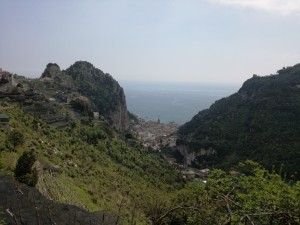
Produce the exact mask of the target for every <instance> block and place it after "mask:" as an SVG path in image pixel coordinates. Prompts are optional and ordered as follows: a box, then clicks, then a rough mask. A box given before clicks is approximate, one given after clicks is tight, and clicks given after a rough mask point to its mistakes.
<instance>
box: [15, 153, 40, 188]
mask: <svg viewBox="0 0 300 225" xmlns="http://www.w3.org/2000/svg"><path fill="white" fill-rule="evenodd" d="M35 161H36V155H35V153H34V152H33V151H30V152H24V153H23V154H22V155H21V156H20V158H19V159H18V162H17V165H16V169H15V176H16V179H17V180H18V181H20V182H22V183H25V184H27V185H29V186H32V187H34V186H35V185H36V184H37V180H38V176H37V172H36V170H34V169H33V168H32V167H33V164H34V162H35Z"/></svg>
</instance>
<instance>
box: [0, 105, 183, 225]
mask: <svg viewBox="0 0 300 225" xmlns="http://www.w3.org/2000/svg"><path fill="white" fill-rule="evenodd" d="M3 111H4V112H5V113H6V114H7V115H9V116H10V118H11V120H10V126H11V129H13V130H18V131H19V132H21V133H22V134H23V135H24V142H23V143H22V144H20V145H17V146H16V149H15V151H12V150H11V149H9V148H6V147H5V140H6V139H7V137H8V135H9V134H10V131H7V130H0V139H1V140H0V145H2V146H0V147H1V148H0V149H2V150H1V152H0V161H2V162H3V168H2V172H3V173H8V174H11V173H12V172H15V173H16V177H17V178H18V179H19V180H20V181H22V182H27V181H28V180H30V179H27V178H32V177H30V176H28V174H32V173H31V167H32V162H33V161H35V160H34V156H33V155H32V153H31V150H34V151H35V152H36V159H37V160H38V161H39V162H40V164H41V165H42V167H43V168H44V169H43V174H40V176H43V179H39V182H38V183H37V185H36V187H37V188H38V189H40V191H41V192H42V193H43V194H44V195H46V196H48V197H50V198H52V199H54V200H56V201H59V202H63V203H69V204H75V205H78V206H81V207H84V208H87V209H89V210H93V211H94V210H104V211H107V212H109V213H110V214H112V215H115V216H116V217H118V218H119V222H120V223H122V224H132V223H134V222H136V223H137V224H145V223H146V221H147V220H148V219H147V218H146V217H145V214H144V212H143V209H144V208H146V207H147V204H148V203H147V202H148V201H150V200H151V199H153V198H156V197H157V196H169V195H170V193H172V192H175V191H176V190H177V189H178V188H180V187H182V186H183V183H182V180H181V176H180V174H179V172H178V171H176V170H174V168H173V167H172V166H171V165H170V164H167V163H166V162H165V160H164V159H163V157H162V156H161V155H159V154H153V153H149V152H147V151H145V150H143V149H142V148H141V147H140V146H137V147H130V146H128V144H126V138H125V136H123V135H122V134H120V133H117V132H116V131H115V130H114V129H112V127H111V126H110V125H108V124H107V123H105V122H104V121H94V122H93V123H90V122H87V123H81V122H80V121H78V122H77V123H70V125H69V126H66V127H65V128H61V129H56V128H53V127H50V126H49V125H47V124H46V123H45V122H44V121H42V120H41V119H39V118H37V117H34V116H32V115H31V114H28V113H26V112H24V111H23V110H21V109H20V108H19V107H13V106H12V105H9V106H8V107H7V108H6V109H4V110H3ZM126 137H127V139H128V138H131V137H129V136H128V135H127V136H126ZM27 150H29V151H27ZM25 159H26V160H25ZM24 174H26V176H25V179H23V178H24ZM19 177H21V179H20V178H19ZM27 183H28V182H27ZM29 184H30V185H32V186H33V183H29Z"/></svg>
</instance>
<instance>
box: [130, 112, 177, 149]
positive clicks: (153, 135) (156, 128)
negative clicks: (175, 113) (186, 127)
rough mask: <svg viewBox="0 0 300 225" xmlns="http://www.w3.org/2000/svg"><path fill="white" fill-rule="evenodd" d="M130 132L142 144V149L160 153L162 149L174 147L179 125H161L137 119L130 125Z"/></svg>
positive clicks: (158, 121) (171, 123) (156, 122)
mask: <svg viewBox="0 0 300 225" xmlns="http://www.w3.org/2000/svg"><path fill="white" fill-rule="evenodd" d="M130 124H131V125H130V126H131V127H130V130H131V131H132V132H133V133H134V134H135V135H136V136H137V138H138V139H139V140H140V141H141V142H142V144H143V146H144V148H147V149H150V150H154V151H159V152H160V151H161V148H162V147H166V146H169V147H175V146H176V136H175V134H174V133H175V132H176V131H177V129H178V127H179V125H178V124H176V123H174V122H170V123H161V122H160V120H159V119H158V120H157V121H147V120H145V119H142V118H138V119H137V121H134V122H133V121H132V122H131V123H130Z"/></svg>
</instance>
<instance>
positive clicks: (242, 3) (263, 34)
mask: <svg viewBox="0 0 300 225" xmlns="http://www.w3.org/2000/svg"><path fill="white" fill-rule="evenodd" d="M0 9H1V13H0V27H1V32H0V67H1V68H3V69H5V70H7V71H10V72H13V73H17V74H20V75H25V76H28V77H39V76H40V75H41V74H42V72H43V70H44V69H45V67H46V65H47V64H48V63H49V62H52V63H57V64H58V65H59V66H60V68H61V69H66V68H68V67H69V66H70V65H72V64H73V63H74V62H75V61H78V60H83V61H89V62H91V63H92V64H93V65H94V66H95V67H97V68H99V69H101V70H102V71H104V72H106V73H110V74H111V75H112V76H113V77H114V78H115V79H116V80H144V81H147V80H151V81H165V82H195V83H196V82H197V83H203V82H207V83H216V82H217V83H239V82H243V81H245V80H246V79H248V78H250V77H252V75H253V74H258V75H268V74H275V73H276V71H277V70H279V69H281V68H282V67H284V66H292V65H294V64H297V63H300V0H41V1H38V0H26V1H22V0H0Z"/></svg>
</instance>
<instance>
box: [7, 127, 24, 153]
mask: <svg viewBox="0 0 300 225" xmlns="http://www.w3.org/2000/svg"><path fill="white" fill-rule="evenodd" d="M7 139H8V141H9V142H10V143H11V144H12V145H13V147H14V150H16V147H17V146H18V145H21V144H23V143H24V135H23V134H22V133H21V132H20V131H17V130H13V131H12V132H10V133H9V135H8V137H7Z"/></svg>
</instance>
